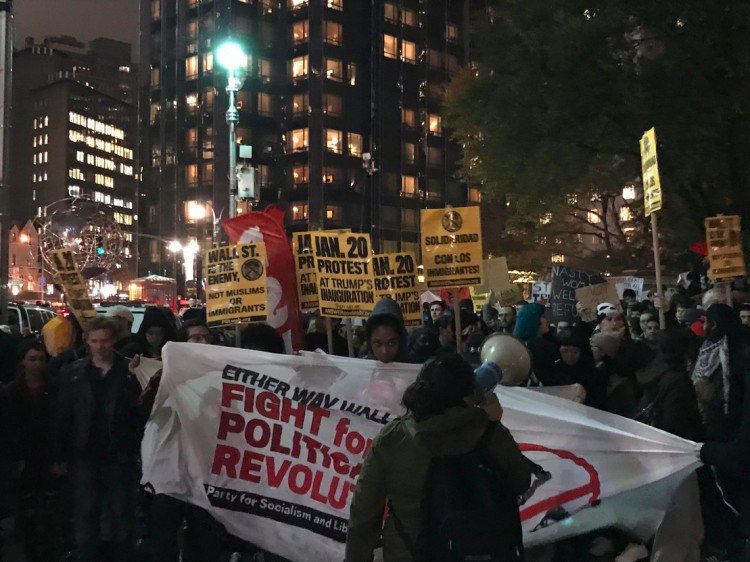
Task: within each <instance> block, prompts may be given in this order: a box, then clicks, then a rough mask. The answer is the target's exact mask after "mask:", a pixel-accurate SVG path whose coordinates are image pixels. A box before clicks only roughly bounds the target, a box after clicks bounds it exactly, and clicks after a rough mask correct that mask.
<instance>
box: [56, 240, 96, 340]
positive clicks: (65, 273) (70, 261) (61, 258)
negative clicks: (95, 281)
mask: <svg viewBox="0 0 750 562" xmlns="http://www.w3.org/2000/svg"><path fill="white" fill-rule="evenodd" d="M50 257H51V259H52V266H53V267H54V268H55V271H56V272H57V276H58V277H59V278H60V284H61V285H62V286H63V289H64V291H65V300H66V301H67V303H68V306H69V307H70V309H71V310H72V311H73V314H74V315H75V317H76V318H77V319H78V321H79V322H80V323H81V325H82V326H85V325H86V320H88V319H89V318H93V317H94V316H96V310H94V305H92V304H91V299H90V298H89V292H88V289H87V288H86V283H85V282H84V280H83V277H82V276H81V272H80V271H79V270H78V265H76V260H75V257H74V256H73V252H72V251H71V250H69V249H68V248H61V249H59V250H52V252H51V253H50Z"/></svg>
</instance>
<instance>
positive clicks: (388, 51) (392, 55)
mask: <svg viewBox="0 0 750 562" xmlns="http://www.w3.org/2000/svg"><path fill="white" fill-rule="evenodd" d="M383 55H384V56H386V57H388V58H389V59H397V58H398V39H397V38H396V37H394V36H393V35H387V34H386V35H383Z"/></svg>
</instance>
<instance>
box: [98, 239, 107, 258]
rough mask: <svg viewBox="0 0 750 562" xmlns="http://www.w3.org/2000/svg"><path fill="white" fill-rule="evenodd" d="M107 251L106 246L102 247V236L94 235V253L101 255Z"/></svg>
mask: <svg viewBox="0 0 750 562" xmlns="http://www.w3.org/2000/svg"><path fill="white" fill-rule="evenodd" d="M106 253H107V248H105V247H104V238H102V237H101V236H97V237H96V255H97V256H103V255H104V254H106Z"/></svg>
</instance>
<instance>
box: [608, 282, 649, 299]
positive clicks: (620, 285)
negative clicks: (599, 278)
mask: <svg viewBox="0 0 750 562" xmlns="http://www.w3.org/2000/svg"><path fill="white" fill-rule="evenodd" d="M607 280H608V281H609V282H610V283H614V285H615V287H616V288H617V294H618V295H619V297H620V298H622V294H623V292H624V291H625V290H626V289H632V290H633V291H635V298H636V299H637V300H642V299H643V297H642V296H641V295H642V294H643V282H644V280H643V277H607Z"/></svg>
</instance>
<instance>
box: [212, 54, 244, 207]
mask: <svg viewBox="0 0 750 562" xmlns="http://www.w3.org/2000/svg"><path fill="white" fill-rule="evenodd" d="M216 56H217V58H218V60H219V64H220V65H221V66H223V67H224V68H225V69H226V70H227V79H228V81H227V93H228V94H229V107H228V108H227V125H229V218H232V217H236V216H237V123H238V122H239V120H240V112H239V111H237V91H238V90H239V89H240V87H241V86H242V82H243V81H244V79H245V78H244V73H243V72H241V70H242V69H244V68H245V66H246V65H247V56H246V55H245V53H244V51H243V50H242V47H241V46H240V45H239V44H238V43H235V42H234V41H231V40H230V41H227V42H226V43H224V44H222V45H221V46H220V47H219V48H218V50H217V51H216ZM238 71H240V72H238Z"/></svg>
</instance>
